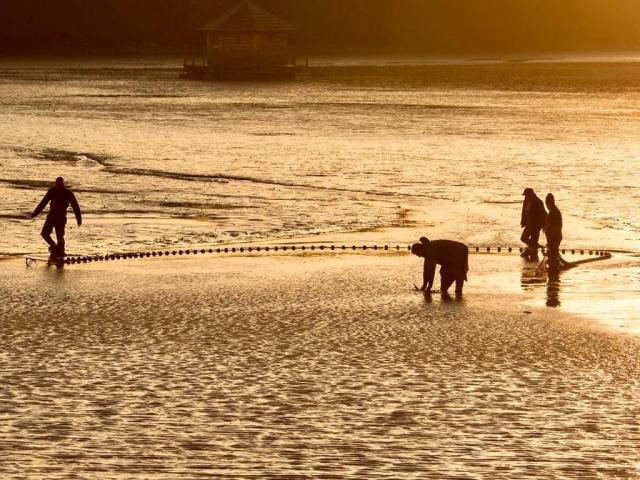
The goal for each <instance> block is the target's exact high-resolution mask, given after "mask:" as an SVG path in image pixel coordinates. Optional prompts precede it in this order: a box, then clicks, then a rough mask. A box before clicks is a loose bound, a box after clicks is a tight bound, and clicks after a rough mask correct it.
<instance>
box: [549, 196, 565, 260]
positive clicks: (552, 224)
mask: <svg viewBox="0 0 640 480" xmlns="http://www.w3.org/2000/svg"><path fill="white" fill-rule="evenodd" d="M545 203H546V205H547V209H548V210H549V215H547V222H546V223H545V226H544V233H545V235H546V237H547V259H548V265H549V270H550V271H555V272H557V271H558V270H560V267H561V266H562V265H563V264H564V263H565V261H564V260H562V258H561V257H560V243H562V214H561V213H560V209H559V208H558V207H557V206H556V200H555V197H554V196H553V194H552V193H550V194H549V195H547V197H546V198H545Z"/></svg>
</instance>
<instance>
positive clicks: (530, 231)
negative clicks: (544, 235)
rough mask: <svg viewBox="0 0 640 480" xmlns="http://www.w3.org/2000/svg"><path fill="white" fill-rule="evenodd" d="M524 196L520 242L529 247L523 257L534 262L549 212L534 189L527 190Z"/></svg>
mask: <svg viewBox="0 0 640 480" xmlns="http://www.w3.org/2000/svg"><path fill="white" fill-rule="evenodd" d="M522 194H523V195H524V202H523V203H522V218H521V220H520V226H521V227H522V228H524V230H523V231H522V237H520V240H522V243H524V244H525V245H527V248H526V249H525V251H524V253H523V254H522V257H524V258H527V259H530V260H534V259H535V258H536V257H537V256H538V248H540V247H541V245H540V244H539V243H538V242H539V241H540V231H541V230H542V229H543V228H544V225H545V223H546V221H547V211H546V210H545V209H544V204H543V203H542V200H540V199H539V198H538V196H537V195H536V194H535V192H534V191H533V189H532V188H526V189H525V190H524V192H523V193H522Z"/></svg>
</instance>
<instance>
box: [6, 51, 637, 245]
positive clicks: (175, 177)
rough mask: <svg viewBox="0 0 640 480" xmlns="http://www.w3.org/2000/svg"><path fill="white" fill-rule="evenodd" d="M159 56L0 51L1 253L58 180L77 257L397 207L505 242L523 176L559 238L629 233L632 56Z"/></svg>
mask: <svg viewBox="0 0 640 480" xmlns="http://www.w3.org/2000/svg"><path fill="white" fill-rule="evenodd" d="M173 65H175V64H172V63H171V62H167V61H155V62H146V63H145V62H143V61H142V60H140V61H139V62H138V64H137V65H136V64H135V63H134V62H132V61H128V62H122V61H120V62H119V61H116V60H105V61H98V60H85V61H77V62H72V63H69V62H67V63H66V64H65V63H55V62H53V63H51V62H50V63H46V62H37V61H23V62H17V63H16V62H13V63H12V62H10V61H4V62H3V63H2V64H1V65H0V67H1V68H0V121H1V122H2V124H3V125H5V126H6V128H4V129H3V130H2V132H0V200H1V204H0V228H1V229H2V236H1V237H0V254H2V253H4V254H17V253H25V252H33V251H38V250H41V249H42V247H41V245H40V241H39V239H38V236H37V232H38V230H39V224H35V223H33V222H28V221H26V220H24V215H25V214H26V213H27V212H30V211H32V210H33V208H34V207H35V205H36V203H37V201H38V200H39V198H40V196H41V195H42V194H43V193H44V191H45V189H46V187H47V185H48V184H49V183H50V182H51V181H52V180H53V178H55V176H57V175H63V176H65V177H66V178H67V180H68V183H69V184H71V185H72V186H73V187H74V189H75V190H76V192H77V193H78V197H79V199H80V201H81V204H82V206H83V207H84V209H85V211H86V213H87V222H86V228H85V229H81V230H80V231H78V232H75V231H72V232H71V233H70V239H71V241H72V242H73V243H76V244H79V245H81V246H82V247H81V249H82V251H83V252H104V251H113V250H132V249H139V248H148V247H152V246H159V245H185V246H188V245H210V244H212V243H217V242H227V241H231V240H237V239H255V238H274V237H283V236H284V237H286V236H290V235H298V234H307V233H315V232H327V231H352V230H358V229H363V228H372V227H382V226H392V225H398V224H402V215H403V212H406V211H407V210H409V211H415V212H418V214H419V216H420V218H421V219H422V220H423V221H424V223H423V224H424V225H429V224H434V222H433V218H432V213H433V211H434V210H443V209H446V210H447V212H449V213H450V215H449V218H450V220H451V224H450V225H447V226H446V228H443V231H445V232H449V233H450V234H455V235H458V236H461V237H462V238H467V239H469V238H471V237H473V236H474V235H475V234H477V232H478V231H479V230H482V231H484V232H487V231H491V232H492V235H491V236H490V237H491V238H487V240H490V241H495V242H502V243H505V244H506V243H509V244H513V243H515V242H516V241H517V239H518V232H517V230H518V223H519V205H518V204H519V202H521V200H522V197H521V196H520V194H521V193H522V190H523V187H525V186H532V187H534V188H535V189H536V190H538V191H539V192H540V194H541V195H544V194H545V193H546V192H548V191H553V192H555V193H556V196H557V199H558V204H559V206H560V208H561V209H562V210H563V212H564V213H565V217H566V219H567V221H568V224H569V225H571V226H572V228H568V229H567V232H566V233H567V234H566V237H567V241H575V242H578V243H582V244H585V245H586V244H593V245H594V246H599V247H602V248H613V247H620V246H623V247H626V248H630V246H633V244H637V241H638V238H639V235H640V233H639V230H640V224H639V223H638V218H640V211H639V210H638V208H639V207H638V205H639V200H640V187H639V185H640V170H639V169H638V168H637V165H638V158H639V156H640V143H639V142H638V138H640V117H639V116H638V111H640V82H638V78H640V77H639V75H640V64H637V63H634V62H628V63H620V62H619V63H606V62H601V63H571V64H566V63H553V64H535V63H534V64H526V63H525V64H486V65H482V64H481V65H477V64H454V65H442V66H437V65H396V66H386V67H382V66H380V67H376V66H375V65H368V66H363V67H354V66H341V67H338V66H331V65H325V66H323V67H317V68H313V69H311V70H309V71H307V72H306V73H304V74H303V75H302V76H301V78H300V80H299V81H298V82H295V83H284V84H283V83H210V82H189V81H183V80H179V79H178V73H179V71H177V70H175V69H172V68H169V67H170V66H173ZM443 205H444V206H443ZM429 222H431V223H429ZM577 225H581V226H583V227H584V229H576V228H575V227H576V226H577ZM434 226H442V225H441V224H438V225H434ZM585 229H586V230H585ZM578 231H579V233H578Z"/></svg>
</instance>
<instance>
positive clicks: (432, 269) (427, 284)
mask: <svg viewBox="0 0 640 480" xmlns="http://www.w3.org/2000/svg"><path fill="white" fill-rule="evenodd" d="M435 274H436V263H435V262H433V261H431V260H429V259H425V261H424V271H423V274H422V288H421V290H422V291H423V292H426V293H430V292H431V289H432V288H433V277H434V276H435Z"/></svg>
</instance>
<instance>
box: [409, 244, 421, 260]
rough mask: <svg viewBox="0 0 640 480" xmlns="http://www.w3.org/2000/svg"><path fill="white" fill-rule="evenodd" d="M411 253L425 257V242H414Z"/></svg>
mask: <svg viewBox="0 0 640 480" xmlns="http://www.w3.org/2000/svg"><path fill="white" fill-rule="evenodd" d="M411 253H413V254H414V255H415V256H417V257H424V244H423V243H414V244H413V245H411Z"/></svg>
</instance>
